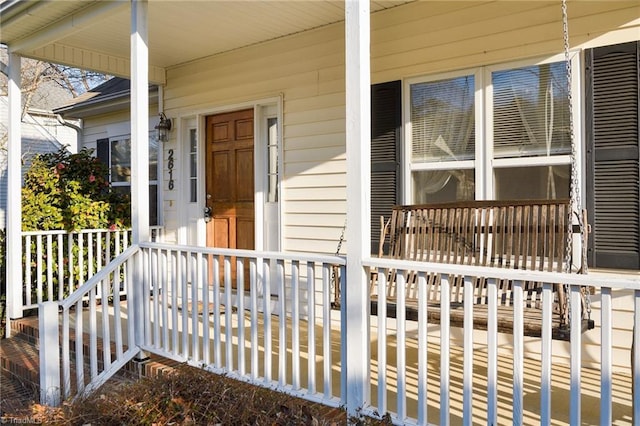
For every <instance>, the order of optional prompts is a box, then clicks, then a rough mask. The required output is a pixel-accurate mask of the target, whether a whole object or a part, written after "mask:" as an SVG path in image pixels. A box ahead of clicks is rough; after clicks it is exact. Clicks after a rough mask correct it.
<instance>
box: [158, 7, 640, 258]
mask: <svg viewBox="0 0 640 426" xmlns="http://www.w3.org/2000/svg"><path fill="white" fill-rule="evenodd" d="M569 16H570V25H569V28H570V33H571V45H572V48H574V49H575V48H586V47H593V46H594V45H597V44H603V43H615V42H621V41H626V40H629V39H633V38H634V37H635V38H637V37H638V31H640V30H639V25H640V23H639V21H640V18H639V17H638V6H637V3H636V2H631V1H627V2H588V1H587V2H584V1H571V2H569ZM343 26H344V24H343V23H337V24H334V25H330V26H328V27H324V28H319V29H316V30H312V31H308V32H305V33H300V34H297V35H294V36H290V37H286V38H282V39H277V40H274V41H270V42H266V43H261V44H257V45H254V46H250V47H248V48H244V49H239V50H236V51H232V52H227V53H224V54H221V55H217V56H214V57H210V58H204V59H201V60H198V61H194V62H191V63H188V64H184V65H182V66H177V67H174V68H171V69H169V70H168V71H167V86H166V88H165V106H166V108H165V110H166V111H167V112H168V114H169V115H170V116H174V117H175V116H184V115H188V114H193V113H194V112H200V113H202V111H207V110H210V111H214V110H219V109H220V108H222V107H224V106H225V105H234V104H247V103H251V102H252V101H256V100H259V99H264V98H270V97H274V96H279V95H282V99H283V113H284V116H283V140H284V142H283V145H284V146H283V148H284V151H283V161H284V170H283V176H282V186H283V188H282V189H283V190H282V195H283V197H282V212H283V218H282V226H283V228H282V229H283V242H284V245H283V248H284V249H285V250H293V249H298V248H301V249H304V250H306V251H318V252H332V251H334V249H335V246H336V245H337V238H338V237H339V235H340V231H341V229H342V225H343V220H344V208H345V205H346V203H345V196H344V194H345V186H346V174H345V161H344V158H345V132H344V128H345V121H344V106H345V88H344V40H343V37H344V28H343ZM561 35H562V23H561V9H560V3H559V2H557V1H518V2H414V3H410V4H407V5H403V6H400V7H396V8H392V9H389V10H386V11H382V12H379V13H374V14H373V15H372V34H371V39H372V47H371V55H372V82H381V81H390V80H396V79H403V78H407V77H410V76H416V75H425V74H432V73H438V72H443V71H448V70H455V69H460V68H469V67H473V66H479V65H487V64H493V63H499V62H506V61H512V60H516V59H523V58H530V57H541V58H544V57H549V56H552V55H556V54H559V53H562V47H563V46H562V42H561ZM212 42H213V41H212ZM165 177H166V176H165ZM176 184H178V182H176ZM323 188H324V189H323ZM320 189H322V190H320ZM173 192H174V193H175V191H173ZM328 194H333V195H328ZM174 199H175V194H172V193H170V192H165V203H166V207H169V206H174V205H175V203H174V201H175V200H174ZM324 216H327V218H326V219H324V220H320V221H318V219H319V217H324ZM169 218H170V216H167V219H169ZM309 227H310V228H316V229H320V230H321V232H320V234H321V237H322V236H324V239H323V238H321V237H320V238H314V237H312V235H316V233H314V232H311V231H307V230H306V228H309ZM333 236H335V240H336V241H335V244H329V240H330V239H331V238H333ZM329 246H331V247H329Z"/></svg>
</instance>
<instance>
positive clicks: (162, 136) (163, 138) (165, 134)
mask: <svg viewBox="0 0 640 426" xmlns="http://www.w3.org/2000/svg"><path fill="white" fill-rule="evenodd" d="M155 129H156V132H157V136H158V140H159V141H160V142H167V141H168V140H169V131H171V120H170V119H168V118H167V116H166V115H164V112H161V113H160V122H159V123H158V124H157V125H156V127H155Z"/></svg>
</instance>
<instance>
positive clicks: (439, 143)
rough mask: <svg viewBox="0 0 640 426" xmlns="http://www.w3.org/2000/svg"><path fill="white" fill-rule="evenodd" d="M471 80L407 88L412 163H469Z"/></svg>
mask: <svg viewBox="0 0 640 426" xmlns="http://www.w3.org/2000/svg"><path fill="white" fill-rule="evenodd" d="M474 90H475V88H474V79H473V76H464V77H458V78H452V79H447V80H440V81H431V82H424V83H417V84H412V85H411V125H412V134H411V136H412V146H411V160H412V162H436V161H452V160H469V159H473V157H474V153H475V148H474V146H475V125H474V124H475V115H474Z"/></svg>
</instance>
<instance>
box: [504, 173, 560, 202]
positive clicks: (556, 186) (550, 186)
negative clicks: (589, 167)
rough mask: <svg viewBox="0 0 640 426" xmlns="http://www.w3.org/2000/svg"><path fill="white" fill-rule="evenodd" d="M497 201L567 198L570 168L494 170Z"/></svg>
mask: <svg viewBox="0 0 640 426" xmlns="http://www.w3.org/2000/svg"><path fill="white" fill-rule="evenodd" d="M494 175H495V194H496V199H497V200H514V199H516V200H517V199H521V200H526V199H550V200H553V199H557V198H569V185H570V179H571V168H570V166H569V165H568V164H564V165H559V166H540V167H513V168H504V169H503V168H499V169H495V172H494Z"/></svg>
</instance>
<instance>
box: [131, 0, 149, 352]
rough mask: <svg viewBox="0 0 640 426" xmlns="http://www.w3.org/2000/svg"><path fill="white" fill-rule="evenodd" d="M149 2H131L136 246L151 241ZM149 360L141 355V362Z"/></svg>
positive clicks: (136, 305) (136, 309) (139, 303)
mask: <svg viewBox="0 0 640 426" xmlns="http://www.w3.org/2000/svg"><path fill="white" fill-rule="evenodd" d="M147 10H148V2H147V0H131V225H132V240H133V244H139V243H140V242H144V241H149V48H148V46H147V42H148V26H147ZM144 257H145V256H138V257H137V258H138V261H137V262H136V267H135V269H134V272H133V283H134V286H133V301H132V303H131V306H132V308H133V312H132V318H133V321H134V323H133V326H134V327H135V329H134V335H135V340H136V344H137V345H143V344H144V325H145V324H144V316H143V315H144V314H143V309H142V307H143V304H144V298H145V295H144V278H145V277H144V273H143V264H144ZM144 358H146V354H144V353H143V352H141V353H140V354H139V355H138V359H144Z"/></svg>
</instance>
